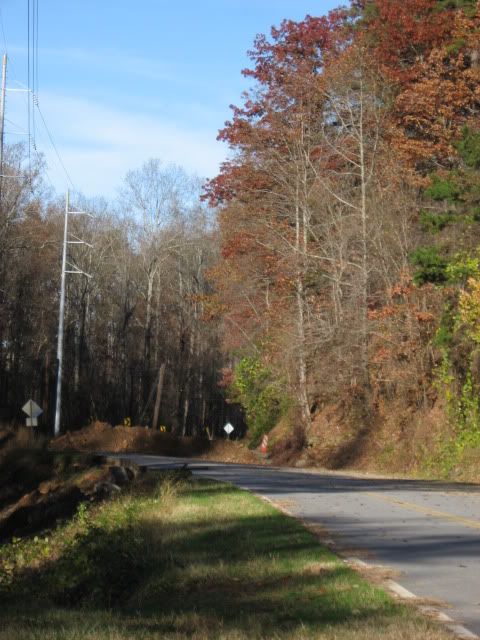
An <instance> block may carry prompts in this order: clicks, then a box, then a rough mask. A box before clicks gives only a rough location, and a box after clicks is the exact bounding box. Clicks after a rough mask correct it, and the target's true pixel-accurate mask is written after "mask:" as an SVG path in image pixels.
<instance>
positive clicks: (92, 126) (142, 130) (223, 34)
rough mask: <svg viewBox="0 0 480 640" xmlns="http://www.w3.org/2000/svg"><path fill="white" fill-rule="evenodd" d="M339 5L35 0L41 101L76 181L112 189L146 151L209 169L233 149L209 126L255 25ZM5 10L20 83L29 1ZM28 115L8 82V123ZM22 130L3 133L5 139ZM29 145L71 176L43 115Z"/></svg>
mask: <svg viewBox="0 0 480 640" xmlns="http://www.w3.org/2000/svg"><path fill="white" fill-rule="evenodd" d="M338 4H339V1H338V0H317V1H314V0H203V1H200V0H199V1H198V2H194V1H193V0H192V1H190V0H177V1H176V2H175V1H172V0H168V1H167V0H137V2H135V1H133V0H116V1H115V2H114V1H113V0H103V1H99V0H39V74H38V80H39V85H38V86H39V91H38V95H39V104H40V107H41V109H42V112H43V114H44V116H45V118H46V121H47V124H48V127H49V129H50V131H51V133H52V135H53V138H54V141H55V143H56V145H57V148H58V149H59V151H60V154H61V156H62V159H63V161H64V163H65V165H66V167H67V169H68V172H69V174H70V175H71V177H72V180H73V182H74V183H75V186H76V187H77V189H79V190H81V191H83V192H84V193H85V194H86V195H88V196H93V195H104V196H107V197H109V196H112V195H114V194H115V193H116V189H117V187H118V186H119V185H120V184H121V182H122V180H123V177H124V176H125V173H126V172H127V171H128V170H129V169H134V168H137V167H139V166H140V165H141V164H142V163H143V162H144V161H145V160H147V159H148V158H152V157H156V158H160V159H161V160H162V161H164V162H165V163H169V162H175V163H177V164H180V165H182V166H183V167H185V169H186V170H187V171H189V172H191V173H196V174H198V175H200V176H202V177H211V176H213V175H215V174H216V172H217V170H218V166H219V163H220V162H221V161H222V159H224V158H225V156H226V154H227V153H228V150H227V149H226V148H225V146H224V145H222V144H221V143H219V142H217V141H216V135H217V132H218V129H220V128H221V127H222V124H223V122H224V121H225V120H226V119H227V118H228V117H229V108H228V107H229V105H230V104H232V103H237V104H238V103H239V102H240V94H241V92H242V90H244V89H245V88H246V87H247V84H246V81H245V80H244V79H243V78H242V76H241V73H240V72H241V69H242V68H244V67H245V66H247V65H248V58H247V55H246V52H247V50H248V49H249V48H251V45H252V43H253V40H254V37H255V35H256V34H257V33H266V32H268V31H269V29H270V27H271V25H278V24H279V23H280V22H281V20H282V19H283V18H292V19H295V20H300V19H302V18H303V17H304V16H305V15H306V14H310V15H321V14H324V13H326V12H328V10H330V9H331V8H333V7H335V6H338ZM0 8H1V17H2V21H3V27H4V33H5V40H6V46H7V49H8V54H9V59H10V63H9V73H8V81H9V87H16V86H20V85H19V84H18V83H23V84H26V82H27V55H26V51H27V0H1V4H0ZM0 47H2V48H5V43H4V38H3V34H2V31H1V29H0ZM26 113H27V108H26V97H25V94H22V93H17V92H9V94H8V102H7V114H6V117H7V118H8V120H9V122H7V126H6V129H7V131H9V132H13V131H19V130H26V129H27V124H26V122H27V116H26ZM12 123H15V124H12ZM21 138H22V136H19V135H13V134H12V133H9V134H8V136H7V142H13V141H16V140H19V139H21ZM23 139H25V136H23ZM36 143H37V147H38V149H39V150H40V151H42V152H43V153H45V156H46V158H47V161H48V165H49V170H48V173H49V176H50V178H51V181H52V182H53V183H54V185H55V187H56V188H57V189H58V190H59V191H63V190H64V189H65V188H66V186H67V180H66V177H65V175H64V173H63V172H62V169H61V168H60V166H59V164H58V162H57V161H56V159H55V155H54V153H53V151H52V149H51V146H50V143H49V141H48V138H47V136H46V134H45V131H44V130H43V129H42V126H41V125H40V124H39V122H38V118H37V136H36Z"/></svg>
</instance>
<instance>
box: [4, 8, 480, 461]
mask: <svg viewBox="0 0 480 640" xmlns="http://www.w3.org/2000/svg"><path fill="white" fill-rule="evenodd" d="M249 55H250V60H251V66H250V68H248V69H246V70H244V72H243V73H244V75H245V76H246V77H247V78H248V79H249V81H250V83H251V89H250V90H249V91H248V92H247V93H245V94H244V95H243V97H242V101H241V103H240V104H239V105H238V106H234V107H232V116H231V119H230V121H228V122H226V123H225V125H224V127H223V128H222V129H221V131H220V134H219V138H220V139H221V140H223V141H225V142H226V143H228V145H229V147H230V156H229V159H228V160H227V161H225V162H224V164H223V165H222V167H221V170H220V172H219V175H218V176H216V177H215V178H213V179H211V180H209V181H208V182H207V183H206V185H202V184H201V183H200V182H199V180H198V179H196V178H193V177H190V176H188V175H186V174H185V172H184V171H183V170H182V169H180V168H178V167H174V166H164V165H163V164H161V163H160V161H158V160H150V161H148V162H146V163H145V165H144V166H143V167H141V168H139V169H136V170H132V171H131V172H130V173H129V174H128V175H127V176H126V178H125V181H124V184H123V188H122V189H121V192H120V195H119V198H118V200H117V201H116V202H114V203H107V202H103V201H93V202H88V201H84V199H83V198H81V197H80V196H78V197H77V201H76V202H75V204H76V205H78V206H81V207H82V208H86V209H88V210H89V211H91V212H92V213H93V214H94V218H93V219H86V218H82V219H80V218H79V219H76V220H75V225H76V228H75V230H74V232H75V234H76V235H78V236H79V237H82V239H85V240H88V242H90V243H92V244H93V245H94V250H93V251H89V250H88V249H87V248H82V247H81V246H79V247H75V246H74V245H72V249H71V254H72V258H71V259H72V261H74V262H75V264H79V265H82V268H83V269H84V270H86V271H88V272H89V273H90V274H91V275H92V278H91V279H85V278H82V277H80V276H71V277H70V278H69V279H68V296H67V297H68V310H67V333H66V357H67V363H66V366H67V374H66V380H67V384H66V385H65V398H64V401H65V403H64V406H65V414H64V426H67V425H68V426H71V427H74V426H79V425H81V424H83V423H85V422H87V421H88V420H90V419H92V418H99V419H108V420H110V421H113V422H115V421H116V422H118V421H122V420H123V419H124V418H125V417H127V416H128V417H130V418H131V420H132V421H134V422H135V423H138V424H148V425H151V426H153V427H157V426H158V425H159V424H160V422H161V423H165V424H166V425H167V426H168V428H169V429H171V430H172V431H173V432H175V433H178V434H183V435H185V434H194V435H196V434H200V433H204V432H205V429H206V428H208V429H210V428H214V429H216V430H217V432H218V433H219V432H220V428H221V425H222V424H223V423H224V421H225V419H226V418H228V417H229V416H230V417H231V416H233V415H235V417H236V419H237V422H238V423H240V424H241V423H242V420H243V418H241V414H240V409H239V407H241V410H242V412H243V416H244V418H245V421H246V425H247V426H248V433H249V437H250V441H251V442H252V444H253V445H255V444H256V443H258V441H259V439H260V437H261V436H262V434H264V433H267V432H269V431H271V430H272V428H274V427H275V425H277V424H278V423H279V422H280V423H282V424H283V425H286V426H287V427H286V430H284V431H283V432H282V438H283V446H284V447H286V448H290V449H295V448H296V449H301V448H303V447H305V445H309V446H310V447H314V446H316V444H318V440H322V441H327V440H328V438H329V437H330V435H331V433H329V431H328V425H327V424H326V422H325V420H324V419H323V418H322V412H324V411H325V409H326V408H328V407H336V409H335V410H338V408H339V407H341V411H342V420H343V422H344V423H348V424H349V425H350V426H351V430H350V431H349V434H348V438H349V439H350V443H351V444H352V446H353V445H354V444H355V443H357V444H358V435H359V434H361V435H362V437H364V436H365V434H366V433H367V432H368V431H369V430H371V428H372V425H376V426H375V428H377V430H378V433H380V434H383V435H382V436H381V437H380V438H377V440H378V441H379V442H381V444H380V445H379V446H380V449H381V450H380V453H381V454H382V455H384V457H385V456H387V453H388V451H390V449H389V447H390V448H391V450H392V451H393V450H395V446H394V444H392V443H394V442H395V441H396V440H398V439H399V438H400V436H401V435H402V434H403V437H404V439H405V440H407V441H408V443H407V444H406V445H405V446H406V447H407V449H408V455H409V456H410V457H412V456H413V457H415V456H417V457H418V455H420V454H419V453H418V450H417V449H415V446H416V445H415V441H416V442H417V444H418V443H419V445H418V446H425V447H430V446H433V445H432V443H431V442H430V444H429V443H428V441H427V440H424V442H423V444H422V441H421V438H420V435H419V436H418V439H417V440H416V436H417V435H418V434H417V432H416V429H417V426H418V424H419V423H420V422H421V421H425V420H426V419H427V417H428V416H430V414H431V413H432V411H437V413H436V414H435V415H436V422H435V429H436V430H435V429H434V430H433V431H435V434H436V435H435V442H434V447H436V451H437V459H438V460H440V461H441V464H442V465H444V466H445V467H451V466H454V465H455V464H456V463H457V462H458V460H459V458H460V457H461V456H462V455H463V454H464V452H465V451H466V450H467V449H472V448H475V447H478V446H479V445H480V424H479V419H480V405H479V400H478V397H479V394H478V392H479V391H480V352H479V348H478V344H479V343H480V321H479V318H480V313H479V312H480V253H479V249H478V246H479V239H480V189H479V184H480V180H479V169H480V129H479V127H478V111H479V107H480V89H479V87H480V83H479V80H480V13H479V10H478V7H477V3H476V2H475V1H474V0H404V1H403V2H398V1H397V0H352V1H351V3H350V5H349V6H348V7H343V8H340V9H338V10H335V11H333V12H331V13H330V14H329V15H328V16H324V17H314V16H307V17H306V18H305V19H304V20H303V21H300V22H294V21H291V20H285V21H284V22H283V23H282V24H281V25H279V26H278V27H276V28H272V30H271V33H270V34H269V35H268V36H266V35H259V36H258V37H257V38H256V40H255V42H254V44H253V48H252V50H251V51H250V52H249ZM23 153H24V150H23V149H22V148H21V147H10V148H9V149H8V158H7V163H6V169H5V171H6V172H7V173H10V174H11V175H12V176H13V175H18V174H19V172H20V170H21V166H22V162H24V157H23V155H22V154H23ZM43 176H44V168H43V167H42V166H41V163H39V165H38V167H37V168H36V170H35V173H34V175H33V178H32V180H31V181H28V182H25V181H21V180H18V179H11V180H6V179H4V180H3V183H2V190H1V202H0V205H1V209H0V212H1V224H0V244H1V248H0V251H1V253H0V256H1V257H0V393H1V398H2V401H1V404H2V407H4V408H5V409H4V410H5V411H6V413H9V414H10V417H13V416H14V415H16V413H17V411H18V408H19V407H20V406H21V405H22V403H23V401H24V399H25V398H26V396H29V395H34V396H35V397H36V398H39V401H40V402H41V403H42V406H43V408H44V410H45V412H46V415H47V422H48V421H50V420H51V415H52V414H51V411H52V402H53V397H52V394H53V389H54V379H55V357H56V356H55V350H54V346H55V336H56V326H57V320H58V316H57V314H58V310H57V308H58V280H59V251H60V240H61V234H62V224H63V217H62V216H63V210H62V207H63V205H62V203H61V201H60V200H58V199H55V198H52V197H51V195H49V193H48V190H47V189H46V187H45V183H44V181H43ZM159 379H160V384H159ZM162 380H163V385H162V384H161V382H162ZM157 390H160V391H161V411H160V417H158V416H157V417H155V416H154V413H155V412H154V404H155V397H156V393H157ZM391 416H393V418H392V417H391ZM392 420H393V422H392ZM428 420H430V417H428ZM327 422H328V421H327ZM429 424H430V423H429ZM415 425H417V426H415ZM409 430H410V431H409ZM433 431H432V433H433ZM407 432H408V434H407V435H405V433H407ZM348 438H347V439H348ZM387 457H388V456H387ZM386 459H387V458H385V460H386Z"/></svg>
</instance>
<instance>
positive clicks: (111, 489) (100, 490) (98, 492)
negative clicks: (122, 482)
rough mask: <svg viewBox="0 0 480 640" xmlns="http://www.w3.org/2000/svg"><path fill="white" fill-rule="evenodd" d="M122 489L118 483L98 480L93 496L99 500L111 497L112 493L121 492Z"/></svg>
mask: <svg viewBox="0 0 480 640" xmlns="http://www.w3.org/2000/svg"><path fill="white" fill-rule="evenodd" d="M120 491H121V489H120V487H119V486H118V484H114V483H113V482H106V481H103V482H97V484H96V485H95V486H94V487H93V496H94V498H96V499H97V500H102V499H104V498H109V497H110V496H112V495H115V494H118V493H120Z"/></svg>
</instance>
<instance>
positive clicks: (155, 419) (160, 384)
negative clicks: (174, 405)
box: [152, 362, 166, 429]
mask: <svg viewBox="0 0 480 640" xmlns="http://www.w3.org/2000/svg"><path fill="white" fill-rule="evenodd" d="M165 367H166V364H165V362H162V364H161V366H160V370H159V372H158V383H157V397H156V398H155V409H154V410H153V420H152V429H156V428H157V427H158V417H159V415H160V404H161V402H162V391H163V380H164V378H165Z"/></svg>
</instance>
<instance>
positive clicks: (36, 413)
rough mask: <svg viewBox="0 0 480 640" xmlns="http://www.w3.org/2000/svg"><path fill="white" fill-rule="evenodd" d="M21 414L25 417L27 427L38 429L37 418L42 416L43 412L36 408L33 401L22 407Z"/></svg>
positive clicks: (28, 401)
mask: <svg viewBox="0 0 480 640" xmlns="http://www.w3.org/2000/svg"><path fill="white" fill-rule="evenodd" d="M22 411H23V413H24V414H25V415H26V416H27V419H26V422H25V424H26V426H27V427H38V418H39V417H40V416H41V415H42V413H43V410H42V409H41V408H40V407H39V406H38V404H37V403H36V402H35V401H34V400H27V402H26V403H25V404H24V405H23V407H22Z"/></svg>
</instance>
